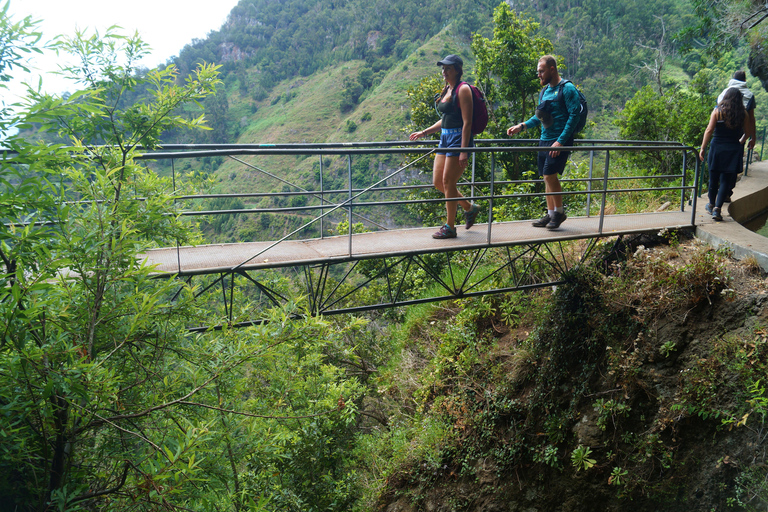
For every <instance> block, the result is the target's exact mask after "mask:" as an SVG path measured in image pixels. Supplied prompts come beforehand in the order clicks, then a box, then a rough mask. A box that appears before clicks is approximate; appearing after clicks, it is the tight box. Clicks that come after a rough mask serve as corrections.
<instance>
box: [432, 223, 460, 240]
mask: <svg viewBox="0 0 768 512" xmlns="http://www.w3.org/2000/svg"><path fill="white" fill-rule="evenodd" d="M432 238H440V239H442V238H456V229H455V228H452V227H451V226H449V225H448V224H444V225H443V227H441V228H440V230H439V231H438V232H437V233H434V234H433V235H432Z"/></svg>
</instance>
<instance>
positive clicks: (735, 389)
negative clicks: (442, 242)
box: [378, 240, 768, 512]
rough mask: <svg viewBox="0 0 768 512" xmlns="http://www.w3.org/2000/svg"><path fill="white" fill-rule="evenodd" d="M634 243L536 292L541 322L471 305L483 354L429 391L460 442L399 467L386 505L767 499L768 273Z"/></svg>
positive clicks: (605, 505) (489, 507)
mask: <svg viewBox="0 0 768 512" xmlns="http://www.w3.org/2000/svg"><path fill="white" fill-rule="evenodd" d="M637 243H638V242H635V244H634V245H631V246H624V251H625V252H626V254H627V255H626V257H620V258H619V259H618V260H615V259H614V256H615V251H613V252H612V251H608V250H606V252H605V253H604V255H603V257H602V258H603V259H602V262H603V265H604V266H603V269H602V271H601V272H598V273H597V275H594V274H593V275H591V277H583V276H582V277H576V278H574V279H573V280H572V281H571V282H569V283H568V284H566V285H564V286H561V287H559V288H558V290H557V291H556V292H555V293H554V294H552V295H548V292H544V293H543V294H544V295H546V297H545V298H544V299H543V300H542V301H539V300H533V301H532V302H530V303H529V305H530V306H531V307H535V308H541V310H542V311H543V314H541V315H539V316H538V318H537V320H536V322H535V323H536V325H524V320H521V322H522V323H518V324H517V325H516V326H515V325H510V324H507V325H506V326H505V322H504V320H503V318H502V317H501V316H500V315H497V314H495V313H494V314H492V315H491V316H490V317H485V318H483V316H482V315H476V316H475V319H476V320H477V322H478V323H477V325H478V326H480V327H482V326H483V325H485V326H487V327H491V328H492V329H493V333H491V334H489V333H488V332H483V331H482V329H481V330H479V331H478V332H479V338H480V339H483V340H485V341H484V343H485V348H484V349H483V350H481V351H480V352H481V354H478V357H480V358H481V360H480V361H479V362H478V363H477V365H476V366H475V367H473V368H472V369H470V370H468V371H465V372H464V374H463V377H461V382H462V384H461V386H454V385H453V384H451V383H447V382H446V381H447V380H448V379H447V378H446V379H443V380H442V381H441V384H440V385H437V384H435V381H434V380H433V381H432V388H431V391H430V393H432V397H431V402H430V403H429V404H426V407H427V408H429V407H431V414H432V415H433V418H434V417H438V416H439V417H440V418H441V419H442V421H444V422H445V423H446V425H449V426H450V428H452V429H453V436H452V437H451V439H452V443H453V444H452V445H451V446H450V447H446V448H445V449H443V450H442V451H440V453H439V457H438V460H439V462H437V463H436V462H435V459H434V456H433V458H432V459H430V460H426V459H423V460H420V461H411V462H410V463H408V464H404V465H403V466H402V467H401V468H400V470H399V471H398V472H397V473H395V474H393V475H392V476H391V477H390V479H389V480H388V482H387V487H386V488H385V491H384V493H383V494H382V496H381V499H380V501H379V503H378V505H379V508H380V509H381V510H386V511H387V512H415V511H422V510H425V511H435V512H438V511H440V512H442V511H445V512H447V511H454V510H463V511H472V512H475V511H477V512H480V511H483V512H489V511H521V512H522V511H525V512H534V511H541V512H543V511H553V510H557V511H563V512H568V511H574V512H575V511H584V510H606V511H620V510H621V511H627V510H631V511H657V510H666V511H691V510H726V509H735V510H766V507H768V485H767V484H766V478H768V466H766V463H768V441H767V440H766V437H767V436H766V433H768V395H767V394H766V393H765V389H764V388H765V377H766V376H767V375H768V371H767V370H768V327H766V326H768V286H766V280H765V277H764V275H763V274H762V271H761V270H760V269H759V267H758V266H757V265H756V264H754V263H750V262H746V263H738V262H736V261H735V260H733V259H731V258H730V257H729V256H728V255H727V254H725V253H716V252H714V251H712V250H711V249H709V248H707V247H705V246H704V245H703V244H701V243H700V242H698V241H696V240H693V241H687V242H684V243H682V244H679V245H678V244H676V243H673V244H672V245H659V246H656V247H655V248H646V247H644V246H642V245H640V246H638V245H637ZM645 245H646V246H647V245H648V243H647V241H646V242H645ZM614 249H615V247H614ZM545 305H546V306H545ZM467 307H470V305H468V306H467ZM499 309H502V308H501V307H499ZM465 312H466V309H465V310H464V312H462V313H460V315H464V314H466V313H465ZM523 316H525V314H523ZM569 319H570V320H569ZM440 321H446V322H448V323H456V321H457V317H455V316H454V317H451V318H447V319H445V320H441V319H439V318H434V319H433V320H432V322H440ZM569 322H573V323H569ZM554 323H557V324H559V328H558V327H557V326H556V325H554ZM562 329H564V330H565V331H564V332H563V331H562ZM489 340H492V341H489ZM522 352H525V354H527V355H526V356H525V357H526V358H527V360H528V363H527V367H528V369H527V370H521V367H522V366H525V365H522V366H521V364H520V363H519V362H520V360H521V353H522ZM463 353H464V352H463ZM457 361H458V360H457ZM435 364H438V365H439V363H435V362H434V360H433V362H432V363H431V365H426V366H425V370H424V371H425V372H432V374H433V375H434V374H435V371H436V370H435V366H434V365H435ZM470 373H471V374H472V375H473V377H472V378H469V377H467V375H468V374H470ZM451 378H452V379H454V382H455V380H457V379H459V377H458V375H452V376H451ZM467 396H469V397H471V398H470V399H469V400H463V398H462V397H467ZM730 507H735V508H730Z"/></svg>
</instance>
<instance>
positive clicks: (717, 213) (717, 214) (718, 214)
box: [712, 206, 723, 221]
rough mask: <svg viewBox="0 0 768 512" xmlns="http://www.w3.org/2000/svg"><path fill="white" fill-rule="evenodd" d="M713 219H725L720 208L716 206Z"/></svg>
mask: <svg viewBox="0 0 768 512" xmlns="http://www.w3.org/2000/svg"><path fill="white" fill-rule="evenodd" d="M712 220H717V221H721V220H723V216H722V215H721V214H720V208H718V207H717V206H715V207H714V208H712Z"/></svg>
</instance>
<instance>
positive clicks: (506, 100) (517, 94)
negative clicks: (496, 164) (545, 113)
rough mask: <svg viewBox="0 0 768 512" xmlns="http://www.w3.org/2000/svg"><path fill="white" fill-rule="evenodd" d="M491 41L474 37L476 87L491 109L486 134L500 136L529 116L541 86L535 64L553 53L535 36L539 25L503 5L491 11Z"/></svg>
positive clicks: (551, 46)
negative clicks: (492, 26)
mask: <svg viewBox="0 0 768 512" xmlns="http://www.w3.org/2000/svg"><path fill="white" fill-rule="evenodd" d="M493 23H494V29H493V39H487V38H485V37H483V36H481V35H475V37H474V38H473V39H472V51H473V52H474V54H475V58H476V59H477V62H476V72H475V75H476V77H477V84H478V86H480V87H481V88H482V89H483V90H484V91H485V94H486V98H487V100H488V102H489V104H490V105H492V106H493V109H492V114H491V115H490V116H489V117H490V119H489V127H488V128H487V131H488V133H489V134H490V135H491V136H492V137H500V136H502V135H504V134H505V133H506V129H507V127H509V126H511V125H512V124H515V123H518V122H520V121H522V120H524V119H527V118H528V117H530V116H531V114H532V112H533V108H534V107H535V105H536V99H535V98H536V97H537V96H536V95H537V94H538V92H539V90H540V89H541V86H540V85H539V81H538V80H537V78H536V63H537V62H538V60H539V58H540V57H541V56H542V55H546V54H549V53H552V52H553V51H554V47H553V45H552V43H551V42H550V41H549V40H547V39H546V38H544V37H541V36H540V35H538V33H537V30H538V28H539V24H538V23H536V22H534V21H533V20H532V19H530V18H527V17H525V16H520V15H518V14H517V13H516V12H515V11H514V10H512V8H511V7H510V6H509V5H508V4H506V3H500V4H499V5H498V7H496V9H494V12H493Z"/></svg>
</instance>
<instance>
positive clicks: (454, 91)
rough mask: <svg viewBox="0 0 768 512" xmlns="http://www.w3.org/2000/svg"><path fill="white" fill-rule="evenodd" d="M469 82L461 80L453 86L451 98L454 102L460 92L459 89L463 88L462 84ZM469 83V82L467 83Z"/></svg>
mask: <svg viewBox="0 0 768 512" xmlns="http://www.w3.org/2000/svg"><path fill="white" fill-rule="evenodd" d="M466 83H467V82H464V81H461V82H459V83H457V84H456V87H454V88H453V91H451V100H453V102H454V103H456V96H458V94H459V89H461V86H462V85H464V84H466ZM467 85H469V84H467Z"/></svg>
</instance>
